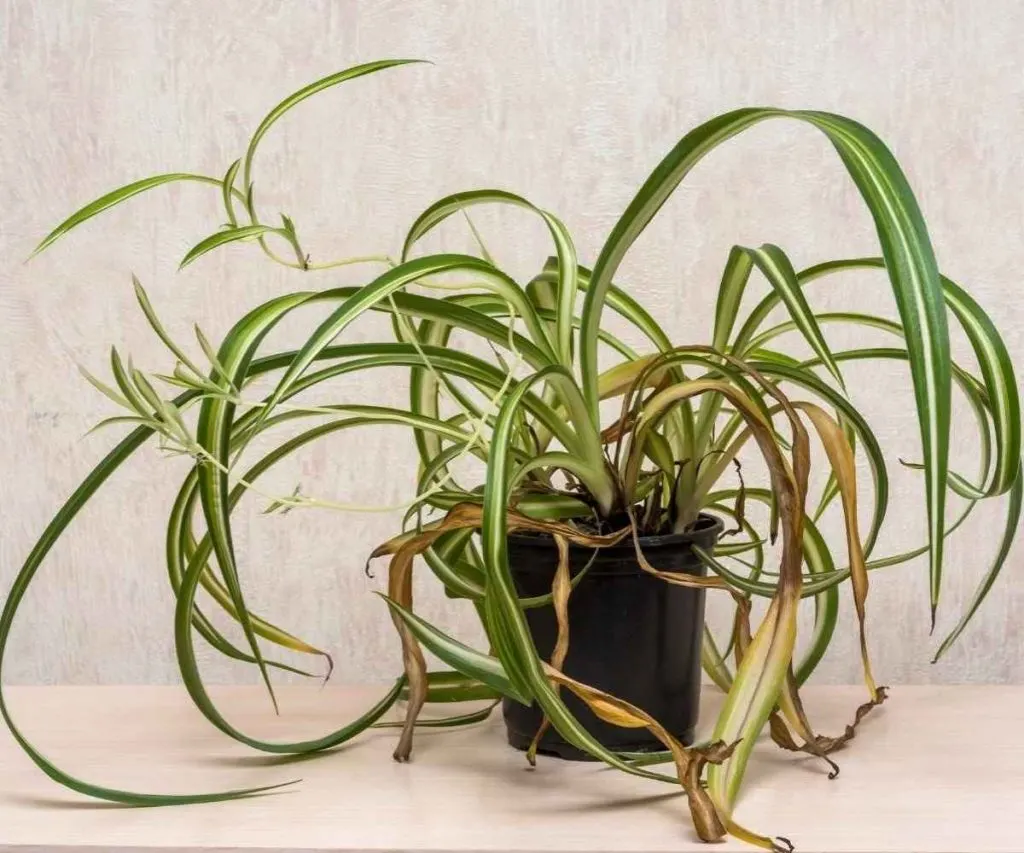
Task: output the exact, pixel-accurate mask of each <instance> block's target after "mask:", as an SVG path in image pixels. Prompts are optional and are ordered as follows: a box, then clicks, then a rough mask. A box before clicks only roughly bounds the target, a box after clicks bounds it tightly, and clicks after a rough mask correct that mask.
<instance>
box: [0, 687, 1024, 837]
mask: <svg viewBox="0 0 1024 853" xmlns="http://www.w3.org/2000/svg"><path fill="white" fill-rule="evenodd" d="M212 692H213V694H214V697H215V699H216V700H217V701H218V702H219V703H220V704H221V706H222V708H223V709H224V711H225V714H226V715H227V716H228V718H229V719H231V720H232V721H233V722H235V723H236V724H237V725H239V726H240V727H242V728H243V729H245V730H246V731H247V732H249V733H251V734H253V735H256V736H260V737H265V738H282V739H283V738H288V737H297V736H309V735H311V734H314V733H322V732H324V731H327V730H329V728H331V727H336V726H337V725H339V724H341V723H342V722H344V721H345V720H346V719H348V718H350V717H352V716H354V715H355V714H356V713H358V710H359V709H361V708H364V707H366V706H368V705H369V704H370V703H371V702H372V701H373V699H374V698H375V697H376V696H377V695H379V694H380V692H381V689H380V688H351V687H349V688H345V687H328V688H326V689H324V690H319V689H316V688H307V687H301V688H281V690H280V698H281V708H282V715H281V716H280V717H278V718H275V717H274V716H273V713H272V711H271V710H270V709H269V707H268V705H269V703H268V701H267V699H266V696H265V695H264V694H263V693H262V692H261V691H260V690H259V689H258V688H254V687H253V688H250V687H232V688H219V689H214V690H213V691H212ZM8 694H9V701H10V706H11V709H12V711H13V713H14V715H15V717H16V719H17V720H19V721H20V722H21V723H22V725H23V727H24V730H25V732H26V734H28V735H29V736H30V737H31V738H33V739H34V740H35V742H36V743H37V744H38V745H40V746H41V747H42V748H43V751H44V752H45V753H46V754H47V755H48V756H49V757H50V758H52V759H53V760H54V761H56V762H57V763H59V764H60V766H62V767H64V768H65V769H67V770H69V771H71V772H72V773H74V774H75V775H77V776H79V777H81V778H84V779H87V780H89V781H92V782H95V783H99V784H104V785H110V786H118V787H127V788H130V789H133V790H142V791H149V792H155V793H169V792H187V791H200V790H221V789H226V788H233V787H239V786H243V787H248V786H252V785H259V784H267V783H272V782H276V781H283V780H287V779H291V778H295V777H302V780H303V781H302V783H301V784H300V785H298V786H296V787H295V788H294V789H290V790H289V792H288V793H281V794H277V795H272V796H265V797H259V798H253V799H249V800H243V801H238V802H229V803H215V804H211V805H201V806H185V807H175V808H157V809H137V808H122V807H117V806H111V805H107V804H102V803H96V802H94V801H90V800H86V799H84V798H81V797H79V796H77V795H75V794H72V793H69V792H67V791H65V790H63V789H62V788H60V787H58V786H56V785H54V784H53V783H52V782H50V781H49V780H48V779H47V778H46V777H44V776H43V775H42V773H40V772H39V771H38V770H37V769H36V767H35V766H34V765H32V764H31V762H29V760H28V759H27V758H26V757H25V756H24V755H23V754H22V753H21V751H20V750H19V749H18V747H17V746H16V744H15V743H14V742H13V740H11V738H10V736H9V735H8V734H7V733H6V731H4V732H3V733H0V851H15V850H17V851H26V850H32V851H34V853H42V851H66V850H71V849H78V848H84V847H92V848H96V849H102V850H106V851H118V853H128V851H132V853H140V851H161V853H172V852H173V851H197V850H204V851H209V852H210V853H212V851H222V853H226V851H275V853H276V852H277V851H281V853H284V851H288V853H298V851H303V853H305V852H306V851H308V852H309V853H312V851H318V853H319V851H346V853H354V851H420V850H423V851H451V853H455V851H458V852H459V853H463V852H464V851H465V852H466V853H468V851H488V853H493V851H507V853H513V851H514V852H515V853H532V851H557V850H571V851H585V850H586V851H617V852H618V853H621V851H635V853H640V851H651V852H653V851H669V850H671V851H691V850H699V851H703V853H710V851H730V850H746V849H750V848H747V847H746V846H745V845H742V844H739V843H737V842H727V843H726V844H724V845H718V846H715V847H708V846H706V845H702V844H700V843H699V842H698V841H697V840H696V838H695V837H694V835H693V833H692V830H691V829H690V826H689V822H688V820H687V817H686V814H685V802H684V800H683V799H682V797H680V796H679V795H678V793H677V789H675V788H670V787H668V786H664V785H661V784H659V783H657V782H650V781H645V780H642V779H637V778H633V777H629V776H626V775H624V774H621V773H619V772H617V771H611V770H607V769H605V768H603V767H601V766H598V765H594V764H580V763H565V762H560V761H557V760H554V759H548V760H541V762H540V763H539V765H538V767H537V768H536V769H535V770H530V769H528V768H527V767H526V764H525V761H524V759H523V756H522V754H521V753H518V752H515V751H514V750H512V749H511V748H510V747H508V746H506V744H505V743H504V739H503V736H504V731H503V729H502V723H501V721H500V718H499V717H498V716H497V715H495V718H493V719H492V720H491V721H490V722H489V723H485V724H482V725H477V726H475V727H472V728H469V729H464V730H455V731H439V730H433V731H430V730H424V731H423V732H422V734H421V735H420V736H419V738H418V740H417V743H416V749H415V754H414V760H413V761H412V762H411V763H409V764H405V765H399V764H395V763H394V762H393V761H392V760H391V755H390V754H391V749H392V745H393V743H394V733H393V731H389V730H377V731H374V732H371V733H367V734H364V735H363V736H361V737H360V738H358V739H357V740H356V741H354V742H352V743H350V744H349V745H347V746H345V747H342V748H341V749H339V750H338V751H336V752H334V753H332V754H329V755H324V756H321V757H319V758H316V759H312V760H306V761H300V762H298V763H293V764H289V765H285V764H283V763H282V762H281V760H280V759H279V758H275V757H274V756H268V755H265V754H262V753H256V752H253V751H251V750H249V749H247V748H245V747H243V746H241V745H239V744H237V743H235V742H234V741H231V740H229V739H228V738H226V737H224V736H223V735H221V734H220V733H219V732H217V731H216V730H214V729H213V728H211V727H210V726H209V725H208V724H207V723H206V721H205V720H203V719H202V718H201V717H200V715H199V713H198V712H197V711H195V710H194V709H193V708H192V707H191V705H190V704H189V701H188V698H187V696H186V695H185V693H184V691H183V690H182V689H180V688H172V687H10V688H8ZM705 694H706V701H705V710H706V712H707V713H705V715H704V719H705V720H708V719H710V718H711V712H712V711H713V710H714V708H715V707H717V705H718V704H719V702H720V698H719V697H718V696H717V695H716V694H717V691H715V690H714V689H713V688H707V689H706V690H705ZM861 698H862V692H861V691H860V690H859V689H857V688H852V687H819V688H812V689H809V690H808V691H807V706H808V710H809V712H810V713H811V715H812V719H813V720H814V722H815V724H816V725H817V727H818V728H820V729H821V730H822V731H825V732H831V731H836V730H839V729H840V728H841V727H842V725H844V724H845V722H846V720H847V719H848V717H849V716H850V713H851V711H852V709H853V708H854V707H855V706H856V704H857V703H858V702H859V701H861ZM1022 721H1024V688H1022V687H973V686H972V687H903V688H897V689H894V690H893V691H892V695H891V698H890V700H889V702H888V703H887V704H886V705H885V707H884V708H882V709H881V710H879V711H877V712H876V713H874V714H872V716H871V717H869V719H868V720H867V721H865V723H864V724H863V725H862V727H861V730H860V731H859V733H858V736H857V739H856V741H855V742H854V743H853V744H851V745H850V747H849V748H848V749H847V750H845V751H844V752H842V753H840V754H839V755H837V759H838V761H839V763H840V764H841V766H842V773H841V775H840V777H839V778H838V779H836V780H835V781H829V780H828V779H827V778H826V774H825V772H824V769H823V768H822V767H821V766H820V763H819V762H817V761H815V760H813V759H807V758H803V757H799V756H792V755H788V754H783V753H780V752H779V751H778V750H777V749H776V748H775V747H773V746H772V745H771V744H770V743H767V742H766V743H764V744H763V745H760V746H759V748H758V750H756V752H755V758H754V760H753V761H752V763H751V765H750V769H749V771H748V777H747V784H746V788H745V792H744V794H743V796H742V800H741V802H740V805H739V807H738V811H737V817H738V818H739V819H741V821H742V822H743V823H745V824H746V825H748V826H750V827H752V828H755V829H757V830H759V831H762V832H766V833H769V834H780V835H785V836H788V837H789V838H791V839H792V840H793V842H794V843H795V844H796V845H797V849H798V850H799V851H808V852H809V851H837V853H839V851H842V853H876V851H877V853H881V851H915V853H953V851H977V853H989V851H991V853H996V851H999V852H1000V853H1009V851H1021V850H1024V733H1022V730H1021V722H1022Z"/></svg>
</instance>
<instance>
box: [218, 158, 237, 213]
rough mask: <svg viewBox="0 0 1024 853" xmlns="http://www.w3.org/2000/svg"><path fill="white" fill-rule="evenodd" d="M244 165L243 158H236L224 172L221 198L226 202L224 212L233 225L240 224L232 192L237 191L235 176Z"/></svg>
mask: <svg viewBox="0 0 1024 853" xmlns="http://www.w3.org/2000/svg"><path fill="white" fill-rule="evenodd" d="M241 165H242V161H241V160H235V162H234V163H232V164H231V165H230V166H228V170H227V171H226V172H225V173H224V180H223V181H222V182H221V199H222V201H223V202H224V212H225V213H226V214H227V216H228V222H229V223H230V224H231V226H232V227H236V226H237V225H238V216H237V215H235V205H234V203H233V202H232V201H231V196H232V194H234V193H236V192H237V191H236V190H235V176H236V175H237V174H238V167H239V166H241Z"/></svg>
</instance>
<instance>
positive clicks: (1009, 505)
mask: <svg viewBox="0 0 1024 853" xmlns="http://www.w3.org/2000/svg"><path fill="white" fill-rule="evenodd" d="M1022 497H1024V468H1018V469H1017V478H1016V479H1015V480H1014V482H1013V488H1011V489H1010V496H1009V499H1008V500H1007V502H1006V525H1005V526H1004V528H1003V535H1002V537H1001V538H1000V540H999V550H998V552H997V553H996V557H995V559H994V560H993V561H992V565H991V566H990V567H989V569H988V571H987V572H985V575H984V577H983V578H982V579H981V582H980V583H979V584H978V588H977V589H976V590H975V591H974V595H973V596H971V600H970V603H969V604H968V605H967V607H966V608H965V609H964V613H963V615H962V616H961V617H960V621H959V622H957V624H956V627H955V628H953V630H952V631H950V632H949V635H948V636H947V637H946V639H945V640H943V641H942V644H941V645H940V646H939V648H938V651H936V652H935V657H934V658H932V663H935V662H936V661H938V660H939V658H941V657H942V656H943V655H944V654H945V653H946V652H947V651H949V649H950V647H951V646H952V645H953V643H955V642H956V641H957V638H959V636H960V635H961V634H962V633H963V632H964V629H965V628H966V627H967V625H968V624H969V623H970V621H971V619H972V617H973V616H974V614H975V613H977V612H978V608H979V607H981V604H982V602H983V601H984V600H985V597H986V596H987V595H988V593H989V590H991V589H992V585H993V584H994V583H995V582H996V578H997V577H999V572H1000V571H1001V570H1002V568H1003V563H1005V562H1006V557H1007V555H1008V554H1009V553H1010V546H1011V545H1012V544H1013V540H1014V538H1015V537H1016V535H1017V530H1018V527H1019V525H1020V514H1021V503H1022Z"/></svg>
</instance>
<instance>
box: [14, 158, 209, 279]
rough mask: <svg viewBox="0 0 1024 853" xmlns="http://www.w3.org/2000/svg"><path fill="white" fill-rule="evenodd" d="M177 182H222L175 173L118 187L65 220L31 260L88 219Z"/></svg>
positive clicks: (42, 243)
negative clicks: (156, 188)
mask: <svg viewBox="0 0 1024 853" xmlns="http://www.w3.org/2000/svg"><path fill="white" fill-rule="evenodd" d="M175 181H198V182H199V183H204V184H213V185H214V186H217V185H219V184H220V181H218V180H217V179H216V178H208V177H206V175H192V174H188V173H186V172H173V173H170V174H166V175H153V176H152V177H149V178H143V179H142V180H141V181H135V182H134V183H131V184H126V185H125V186H123V187H118V188H117V189H116V190H113V191H112V192H109V193H107V194H106V195H104V196H100V197H99V198H98V199H96V200H95V201H92V202H89V204H87V205H86V206H85V207H83V208H81V209H79V210H76V211H75V212H74V213H72V214H71V216H69V217H68V218H67V219H65V220H64V221H63V222H62V223H61V224H60V225H58V226H57V227H56V228H54V229H53V230H52V231H51V232H50V233H49V234H47V235H46V236H45V237H44V238H43V239H42V240H40V241H39V245H38V246H36V247H35V249H33V250H32V254H31V255H30V256H29V258H30V259H31V258H34V257H35V256H36V255H38V254H39V253H40V252H41V251H43V249H45V248H47V247H48V246H50V245H51V244H53V243H55V242H56V241H57V240H59V239H60V238H61V237H63V236H64V235H65V234H67V233H68V232H69V231H70V230H71V229H73V228H76V227H78V226H79V225H81V224H82V223H83V222H85V221H86V220H87V219H92V218H93V217H94V216H95V215H96V214H98V213H102V212H103V211H104V210H106V209H107V208H110V207H113V206H114V205H117V204H120V203H121V202H122V201H127V200H128V199H130V198H132V196H136V195H138V194H139V193H144V192H146V190H151V189H154V188H155V187H159V186H163V185H164V184H169V183H173V182H175Z"/></svg>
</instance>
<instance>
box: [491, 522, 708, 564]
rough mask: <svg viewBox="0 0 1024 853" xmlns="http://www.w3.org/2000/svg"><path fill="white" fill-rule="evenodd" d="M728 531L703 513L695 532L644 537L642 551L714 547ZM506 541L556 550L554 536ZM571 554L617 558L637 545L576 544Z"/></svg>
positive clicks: (521, 535)
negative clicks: (592, 553) (597, 552)
mask: <svg viewBox="0 0 1024 853" xmlns="http://www.w3.org/2000/svg"><path fill="white" fill-rule="evenodd" d="M724 529H725V522H723V521H722V519H721V518H720V517H719V516H717V515H712V514H711V513H708V512H702V513H700V514H699V515H698V516H697V526H696V527H694V528H693V529H692V530H687V531H685V532H684V533H663V534H660V535H657V536H641V537H639V540H640V547H641V548H642V549H643V550H644V551H646V550H648V549H652V550H657V549H659V548H673V547H678V546H680V545H693V544H695V543H699V542H701V541H708V540H710V542H711V543H712V544H713V543H714V542H716V541H718V537H719V536H721V535H722V531H723V530H724ZM506 539H507V541H508V542H510V543H515V544H516V545H517V546H518V547H534V548H552V549H553V548H554V547H555V544H554V538H553V537H552V536H551V534H550V533H509V534H508V535H507V536H506ZM569 548H570V550H577V551H594V550H600V551H601V553H602V554H614V553H615V552H617V551H623V550H628V551H629V552H630V553H633V541H632V539H630V538H629V537H626V538H625V539H623V540H622V541H621V542H618V543H616V544H615V545H606V546H604V547H602V548H599V549H595V548H592V547H590V546H588V545H577V544H576V543H574V542H571V543H569Z"/></svg>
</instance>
